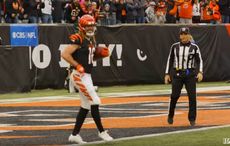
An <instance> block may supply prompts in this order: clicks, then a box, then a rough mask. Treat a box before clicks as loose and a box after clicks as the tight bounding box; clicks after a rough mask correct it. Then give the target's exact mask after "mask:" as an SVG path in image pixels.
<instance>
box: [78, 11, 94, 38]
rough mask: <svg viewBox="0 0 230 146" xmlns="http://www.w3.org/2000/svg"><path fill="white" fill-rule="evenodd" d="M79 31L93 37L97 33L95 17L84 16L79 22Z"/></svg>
mask: <svg viewBox="0 0 230 146" xmlns="http://www.w3.org/2000/svg"><path fill="white" fill-rule="evenodd" d="M78 25H79V30H80V31H81V32H83V33H85V35H86V36H88V37H93V36H94V35H95V32H96V21H95V19H94V17H93V16H91V15H88V14H86V15H83V16H82V17H81V18H80V20H79V22H78Z"/></svg>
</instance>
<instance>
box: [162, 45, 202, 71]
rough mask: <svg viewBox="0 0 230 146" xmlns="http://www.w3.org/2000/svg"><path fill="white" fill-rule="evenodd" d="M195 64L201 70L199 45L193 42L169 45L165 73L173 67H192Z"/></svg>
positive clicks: (178, 68) (181, 68)
mask: <svg viewBox="0 0 230 146" xmlns="http://www.w3.org/2000/svg"><path fill="white" fill-rule="evenodd" d="M196 65H197V66H198V67H199V71H200V72H203V60H202V57H201V53H200V49H199V47H198V46H197V45H196V44H194V43H189V44H186V45H184V44H182V43H180V42H177V43H174V44H173V45H172V46H171V49H170V53H169V57H168V61H167V65H166V70H165V73H166V74H168V73H169V71H170V69H171V68H172V67H173V68H175V69H177V70H185V69H194V68H196Z"/></svg>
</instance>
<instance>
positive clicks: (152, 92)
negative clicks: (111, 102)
mask: <svg viewBox="0 0 230 146" xmlns="http://www.w3.org/2000/svg"><path fill="white" fill-rule="evenodd" d="M223 90H230V86H219V87H201V88H197V92H202V91H223ZM170 93H171V89H170V90H149V91H135V92H134V91H133V92H120V93H99V96H100V97H127V96H148V95H163V94H170ZM182 93H186V90H185V89H184V88H183V89H182ZM73 95H74V96H73ZM73 99H74V100H75V99H76V100H79V94H70V96H47V97H29V98H20V99H2V100H1V99H0V103H21V102H23V103H24V102H43V101H60V100H73Z"/></svg>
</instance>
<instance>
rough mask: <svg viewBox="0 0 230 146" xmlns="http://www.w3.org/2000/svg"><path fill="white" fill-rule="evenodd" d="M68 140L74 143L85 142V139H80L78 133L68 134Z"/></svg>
mask: <svg viewBox="0 0 230 146" xmlns="http://www.w3.org/2000/svg"><path fill="white" fill-rule="evenodd" d="M69 142H74V143H78V144H83V143H87V142H85V141H83V140H82V138H81V136H80V135H79V134H77V135H72V134H71V135H70V136H69Z"/></svg>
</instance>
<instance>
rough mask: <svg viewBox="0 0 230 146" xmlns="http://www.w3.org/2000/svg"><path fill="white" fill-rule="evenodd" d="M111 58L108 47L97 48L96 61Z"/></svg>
mask: <svg viewBox="0 0 230 146" xmlns="http://www.w3.org/2000/svg"><path fill="white" fill-rule="evenodd" d="M108 56H109V49H108V48H107V47H102V46H97V47H96V50H95V52H94V58H93V59H94V60H97V59H102V58H104V57H108Z"/></svg>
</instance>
